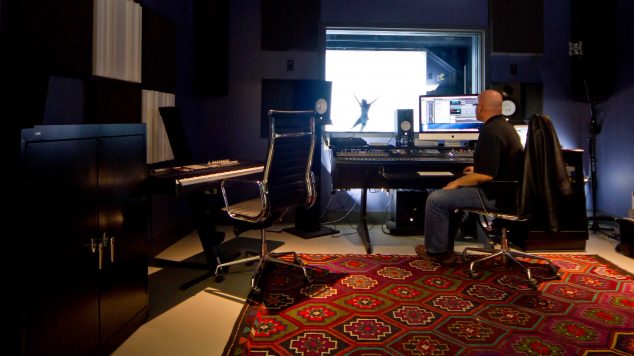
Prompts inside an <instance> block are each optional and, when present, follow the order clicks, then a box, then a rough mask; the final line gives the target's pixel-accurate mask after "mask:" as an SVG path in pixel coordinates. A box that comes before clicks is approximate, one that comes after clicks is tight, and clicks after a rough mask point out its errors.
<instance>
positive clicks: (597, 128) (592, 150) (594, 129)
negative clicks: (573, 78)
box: [583, 80, 612, 232]
mask: <svg viewBox="0 0 634 356" xmlns="http://www.w3.org/2000/svg"><path fill="white" fill-rule="evenodd" d="M583 85H584V87H585V90H586V100H587V101H588V108H589V110H590V137H589V138H588V151H589V152H588V154H589V155H590V189H591V190H592V217H591V220H592V225H591V226H590V230H592V232H597V231H599V230H602V228H601V227H600V226H599V222H598V220H599V218H598V217H597V152H596V146H597V135H598V134H599V133H601V124H599V122H598V120H597V117H596V115H595V112H596V109H595V106H594V103H593V102H592V100H590V91H589V90H588V83H587V82H586V81H585V80H584V81H583ZM605 230H612V229H605Z"/></svg>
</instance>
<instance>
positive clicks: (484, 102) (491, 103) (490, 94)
mask: <svg viewBox="0 0 634 356" xmlns="http://www.w3.org/2000/svg"><path fill="white" fill-rule="evenodd" d="M500 114H502V94H500V92H498V91H497V90H493V89H488V90H485V91H483V92H482V93H480V95H478V108H477V109H476V115H477V117H478V120H480V121H482V122H486V121H487V120H489V118H491V117H492V116H495V115H500Z"/></svg>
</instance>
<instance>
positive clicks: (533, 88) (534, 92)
mask: <svg viewBox="0 0 634 356" xmlns="http://www.w3.org/2000/svg"><path fill="white" fill-rule="evenodd" d="M491 89H495V90H497V91H499V92H500V93H501V94H502V96H503V97H504V99H509V100H511V101H513V103H515V106H516V110H515V113H514V114H513V115H509V116H508V118H509V121H511V122H512V123H519V122H523V121H526V120H528V118H529V117H530V116H531V115H533V114H541V113H542V111H543V109H542V107H543V105H542V97H543V95H542V92H543V85H542V84H541V83H520V82H512V83H492V84H491Z"/></svg>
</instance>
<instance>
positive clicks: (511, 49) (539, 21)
mask: <svg viewBox="0 0 634 356" xmlns="http://www.w3.org/2000/svg"><path fill="white" fill-rule="evenodd" d="M575 1H576V0H575ZM573 2H574V1H573ZM489 25H490V27H491V41H492V45H491V51H492V52H493V53H525V54H530V53H543V52H544V3H543V0H489Z"/></svg>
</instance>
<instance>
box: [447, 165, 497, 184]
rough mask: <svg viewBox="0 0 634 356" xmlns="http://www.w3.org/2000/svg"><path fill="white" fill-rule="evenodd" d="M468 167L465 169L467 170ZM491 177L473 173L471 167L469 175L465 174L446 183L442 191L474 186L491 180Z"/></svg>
mask: <svg viewBox="0 0 634 356" xmlns="http://www.w3.org/2000/svg"><path fill="white" fill-rule="evenodd" d="M468 168H469V167H467V168H465V170H467V169H468ZM492 179H493V177H491V176H489V175H486V174H480V173H475V172H473V167H471V172H470V173H469V174H465V175H463V176H462V177H460V178H458V179H455V180H452V181H451V182H449V183H447V185H446V186H444V187H443V188H442V189H456V188H459V187H462V186H465V185H476V184H478V183H481V182H486V181H490V180H492Z"/></svg>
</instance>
